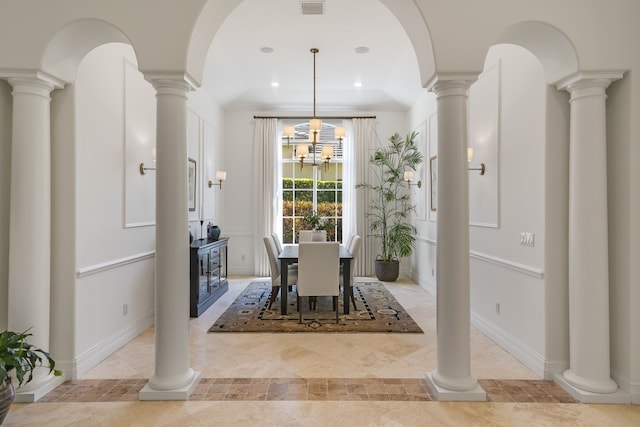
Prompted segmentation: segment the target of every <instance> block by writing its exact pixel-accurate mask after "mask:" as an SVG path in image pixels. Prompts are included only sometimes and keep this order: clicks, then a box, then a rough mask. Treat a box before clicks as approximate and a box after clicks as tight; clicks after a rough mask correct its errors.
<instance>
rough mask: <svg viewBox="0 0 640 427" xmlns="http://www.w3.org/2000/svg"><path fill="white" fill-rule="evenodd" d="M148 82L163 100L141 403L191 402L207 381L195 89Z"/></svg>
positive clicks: (166, 79)
mask: <svg viewBox="0 0 640 427" xmlns="http://www.w3.org/2000/svg"><path fill="white" fill-rule="evenodd" d="M147 78H148V79H149V80H150V81H151V83H152V84H153V86H154V87H155V89H156V99H157V124H156V172H155V178H156V304H155V372H154V374H153V376H152V377H151V378H150V379H149V383H148V384H147V385H146V386H145V387H144V388H143V389H142V390H141V391H140V399H141V400H186V399H187V398H188V397H189V395H190V394H191V393H192V392H193V389H194V388H195V386H196V385H197V384H198V382H199V381H200V376H201V373H200V372H195V371H194V370H193V369H191V367H190V366H189V363H190V362H189V239H188V232H187V230H188V203H187V194H188V191H187V92H189V90H190V89H191V85H190V84H189V82H188V81H186V80H185V79H184V77H183V76H147ZM149 177H150V178H151V179H153V175H149Z"/></svg>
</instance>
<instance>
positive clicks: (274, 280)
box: [262, 236, 298, 309]
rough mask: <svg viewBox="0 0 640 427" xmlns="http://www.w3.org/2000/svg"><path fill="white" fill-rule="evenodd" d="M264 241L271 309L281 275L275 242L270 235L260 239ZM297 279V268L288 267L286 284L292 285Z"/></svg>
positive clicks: (286, 290)
mask: <svg viewBox="0 0 640 427" xmlns="http://www.w3.org/2000/svg"><path fill="white" fill-rule="evenodd" d="M262 241H263V242H264V246H265V248H266V250H267V256H268V257H269V267H270V269H271V298H269V307H268V308H269V309H271V305H272V304H273V302H274V301H275V300H276V297H277V296H278V291H280V288H281V283H282V282H281V276H280V260H279V259H278V255H279V254H280V253H279V252H278V249H277V247H276V243H275V242H274V240H273V238H272V237H271V236H267V237H264V238H263V239H262ZM297 280H298V269H297V268H291V267H289V270H288V273H287V283H288V285H289V286H290V285H293V284H295V283H296V282H297ZM282 292H288V289H285V290H284V291H282Z"/></svg>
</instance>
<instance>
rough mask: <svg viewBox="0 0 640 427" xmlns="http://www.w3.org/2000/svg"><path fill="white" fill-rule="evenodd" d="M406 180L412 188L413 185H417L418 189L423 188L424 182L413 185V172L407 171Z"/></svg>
mask: <svg viewBox="0 0 640 427" xmlns="http://www.w3.org/2000/svg"><path fill="white" fill-rule="evenodd" d="M404 180H405V181H407V184H408V185H409V187H411V186H412V185H417V186H418V188H421V187H422V181H418V182H417V183H415V184H412V183H411V181H413V172H412V171H405V172H404Z"/></svg>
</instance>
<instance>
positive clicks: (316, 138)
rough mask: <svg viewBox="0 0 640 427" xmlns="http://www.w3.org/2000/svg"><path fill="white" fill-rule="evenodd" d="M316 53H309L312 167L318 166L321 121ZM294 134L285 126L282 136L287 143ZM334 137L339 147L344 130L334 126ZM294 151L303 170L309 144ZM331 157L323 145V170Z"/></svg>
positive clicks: (321, 155) (316, 51)
mask: <svg viewBox="0 0 640 427" xmlns="http://www.w3.org/2000/svg"><path fill="white" fill-rule="evenodd" d="M318 52H319V50H318V49H316V48H312V49H311V53H312V54H313V116H312V117H311V119H309V142H310V143H311V149H312V152H313V163H311V165H312V166H318V164H317V163H316V146H317V145H318V144H321V141H320V131H321V130H322V120H320V119H319V118H318V117H317V116H316V54H317V53H318ZM294 133H295V130H294V127H293V126H285V128H284V136H285V137H287V142H288V141H289V140H290V139H291V138H292V137H293V136H294ZM334 135H335V138H336V140H337V141H338V144H340V145H341V144H342V140H343V139H344V137H345V136H346V129H345V128H344V127H343V126H336V128H335V133H334ZM295 150H296V151H295V153H296V157H297V158H298V160H299V161H300V170H302V169H303V168H304V160H305V159H306V158H307V157H309V144H298V145H296V147H295ZM332 157H333V146H332V145H329V144H323V145H322V151H321V154H320V159H321V160H322V163H323V164H324V165H325V168H326V167H328V166H329V161H330V160H331V158H332Z"/></svg>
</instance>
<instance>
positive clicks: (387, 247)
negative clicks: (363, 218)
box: [356, 132, 423, 282]
mask: <svg viewBox="0 0 640 427" xmlns="http://www.w3.org/2000/svg"><path fill="white" fill-rule="evenodd" d="M417 135H418V134H417V132H412V133H410V134H408V135H407V136H406V137H404V138H403V137H402V136H400V134H398V133H395V134H393V135H392V136H391V137H390V138H389V142H390V144H389V145H387V146H384V147H381V148H379V149H377V150H376V151H375V153H374V154H373V155H372V156H371V158H370V159H369V162H370V164H371V165H372V179H371V182H363V183H359V184H358V185H357V186H356V188H360V189H368V190H370V194H371V202H370V204H369V208H368V210H367V212H366V215H367V218H368V219H369V230H370V235H371V236H373V237H377V238H378V242H379V244H380V253H379V254H378V255H377V257H376V262H375V267H376V276H377V277H378V280H382V281H385V282H393V281H394V280H396V279H397V278H398V275H399V273H400V259H399V258H400V257H406V256H409V255H411V252H412V251H413V249H414V247H415V240H416V238H415V236H416V228H415V226H414V225H413V224H411V222H410V221H409V219H410V218H409V214H410V213H411V212H412V211H414V210H415V205H413V204H412V203H411V198H410V197H409V192H408V191H407V182H406V181H405V180H404V173H405V171H409V170H413V171H415V170H416V167H417V166H418V165H419V164H420V163H422V160H423V156H422V153H420V150H418V147H416V144H415V139H416V137H417Z"/></svg>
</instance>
